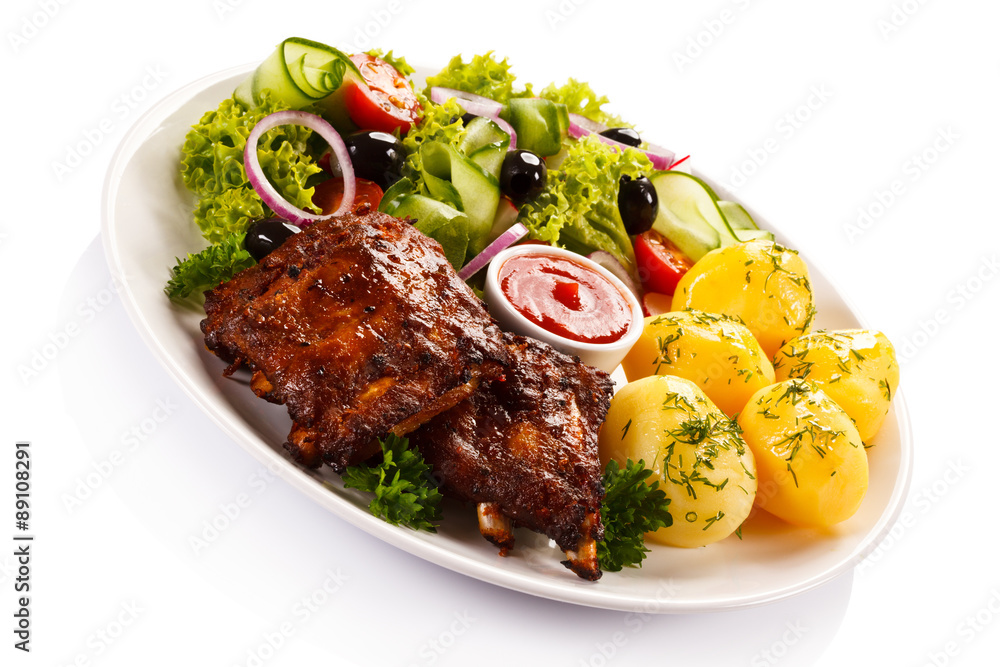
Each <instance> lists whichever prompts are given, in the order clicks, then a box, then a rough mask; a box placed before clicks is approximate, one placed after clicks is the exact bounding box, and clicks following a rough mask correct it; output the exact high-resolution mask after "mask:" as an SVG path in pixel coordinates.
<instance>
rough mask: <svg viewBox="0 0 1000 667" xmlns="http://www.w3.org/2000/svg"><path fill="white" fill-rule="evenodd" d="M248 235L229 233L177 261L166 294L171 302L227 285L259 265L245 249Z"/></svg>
mask: <svg viewBox="0 0 1000 667" xmlns="http://www.w3.org/2000/svg"><path fill="white" fill-rule="evenodd" d="M244 236H245V234H244V233H242V232H241V233H234V234H229V235H228V236H226V237H225V238H224V239H222V240H221V241H220V242H219V243H216V244H214V245H210V246H209V247H207V248H205V249H204V250H202V251H201V252H199V253H194V254H191V253H188V256H187V258H186V259H183V260H182V259H180V258H179V257H178V258H176V260H177V264H176V266H174V268H173V269H172V270H171V272H170V281H169V282H168V283H167V286H166V288H165V289H164V291H165V292H166V293H167V296H168V297H170V298H171V299H175V300H177V299H185V298H187V297H188V296H190V295H192V294H196V293H200V292H203V291H205V290H208V289H212V288H213V287H216V286H218V285H219V284H220V283H223V282H225V281H227V280H229V279H230V278H232V277H233V276H235V275H236V274H237V273H239V272H240V271H242V270H243V269H248V268H250V267H251V266H253V265H254V264H256V262H255V261H254V258H253V257H251V256H250V253H249V252H247V251H246V250H245V249H244V248H243V237H244Z"/></svg>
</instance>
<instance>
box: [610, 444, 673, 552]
mask: <svg viewBox="0 0 1000 667" xmlns="http://www.w3.org/2000/svg"><path fill="white" fill-rule="evenodd" d="M652 474H653V471H652V470H650V469H649V468H647V467H646V466H645V464H644V463H643V462H642V461H639V462H638V463H635V462H634V461H632V460H631V459H629V460H628V461H627V462H626V463H625V467H624V468H621V467H620V466H619V465H618V462H617V461H614V460H612V461H609V462H608V465H607V467H606V468H605V469H604V502H603V504H602V506H601V517H602V518H603V520H604V539H603V540H601V541H600V542H598V543H597V557H598V559H599V560H600V563H601V568H602V569H604V570H606V571H608V572H618V571H619V570H621V569H622V568H623V567H626V566H635V565H639V564H640V563H642V561H643V559H644V558H646V554H647V553H648V552H649V549H647V548H646V546H645V544H644V543H643V537H644V536H645V534H646V533H647V532H649V531H653V530H657V529H658V528H665V527H667V526H670V525H673V522H674V520H673V517H672V516H670V512H669V511H668V508H667V506H668V505H669V504H670V499H669V498H667V495H666V494H665V493H664V492H663V490H662V489H660V483H659V481H656V482H654V483H653V484H647V483H646V479H647V478H648V477H649V476H650V475H652Z"/></svg>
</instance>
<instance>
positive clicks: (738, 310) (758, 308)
mask: <svg viewBox="0 0 1000 667" xmlns="http://www.w3.org/2000/svg"><path fill="white" fill-rule="evenodd" d="M671 305H672V308H671V309H672V310H684V309H685V308H694V309H695V310H703V311H706V312H709V313H723V314H725V315H731V316H733V317H738V318H740V319H741V320H743V322H744V324H746V325H747V328H749V329H750V331H751V332H753V335H754V337H756V338H757V341H758V342H759V343H760V346H761V347H762V348H764V352H765V353H766V354H767V356H768V358H773V357H774V353H775V352H777V351H778V349H779V348H780V347H781V346H782V345H784V344H785V343H786V342H787V341H789V340H791V339H792V338H795V337H796V336H799V335H801V334H804V333H807V332H808V331H809V327H810V325H811V324H812V320H813V315H814V314H815V312H816V310H815V307H814V306H813V295H812V288H811V287H810V285H809V270H808V269H807V268H806V263H805V262H804V261H802V258H801V257H799V255H798V253H797V252H795V251H794V250H789V249H788V248H785V247H783V246H780V245H778V244H777V243H774V242H772V241H747V242H746V243H736V244H733V245H729V246H726V247H724V248H719V249H717V250H713V251H711V252H709V253H708V254H707V255H705V256H704V257H702V258H701V259H700V260H698V261H697V262H696V263H695V265H694V266H692V267H691V269H690V270H689V271H688V272H687V273H686V274H684V277H683V278H681V280H680V282H679V283H678V284H677V290H676V291H675V292H674V300H673V302H672V304H671Z"/></svg>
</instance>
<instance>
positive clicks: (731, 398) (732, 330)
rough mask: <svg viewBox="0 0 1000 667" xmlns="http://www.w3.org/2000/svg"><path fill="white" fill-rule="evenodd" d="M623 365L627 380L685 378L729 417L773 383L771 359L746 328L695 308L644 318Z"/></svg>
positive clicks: (726, 317) (736, 322)
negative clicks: (653, 376) (635, 340)
mask: <svg viewBox="0 0 1000 667" xmlns="http://www.w3.org/2000/svg"><path fill="white" fill-rule="evenodd" d="M622 369H623V370H624V371H625V376H626V377H627V378H628V379H629V380H638V379H639V378H643V377H646V376H648V375H677V376H679V377H682V378H687V379H688V380H691V381H692V382H694V383H695V384H696V385H698V387H699V388H700V389H701V390H702V391H704V392H705V394H707V395H708V398H709V399H710V400H711V401H712V402H713V403H715V404H716V405H717V406H719V408H720V409H721V410H722V411H723V412H725V413H726V414H727V415H729V416H730V417H731V416H733V415H735V414H736V413H737V412H739V411H740V410H742V409H743V406H744V405H746V403H747V401H748V400H749V399H750V397H751V396H753V395H754V393H755V392H756V391H757V390H758V389H761V388H762V387H766V386H768V385H771V384H774V369H773V368H772V367H771V362H770V360H769V359H768V357H767V355H765V354H764V351H763V350H762V349H761V347H760V344H759V343H758V342H757V339H756V338H754V337H753V334H752V333H750V330H749V329H747V328H746V326H744V325H743V323H742V322H740V321H739V320H736V319H733V318H731V317H729V316H727V315H720V314H718V313H704V312H702V311H700V310H683V311H680V312H675V313H664V314H663V315H658V316H653V317H647V318H646V322H645V325H644V326H643V329H642V335H641V336H640V337H639V340H638V341H637V342H636V344H635V345H634V346H633V347H632V349H631V350H630V351H629V353H628V355H626V357H625V359H624V360H622Z"/></svg>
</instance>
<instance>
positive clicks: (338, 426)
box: [201, 212, 510, 471]
mask: <svg viewBox="0 0 1000 667" xmlns="http://www.w3.org/2000/svg"><path fill="white" fill-rule="evenodd" d="M205 312H206V317H205V319H204V320H203V321H202V323H201V329H202V332H203V333H204V334H205V344H206V346H207V347H208V349H209V350H211V351H212V352H214V353H215V354H217V355H218V356H219V357H221V358H222V359H223V360H225V361H227V362H229V363H231V364H233V365H234V366H235V365H236V364H238V363H242V365H244V366H246V367H248V368H249V369H250V370H251V371H252V372H253V373H254V380H253V388H254V391H255V392H256V393H258V395H260V396H261V397H263V398H265V399H266V400H269V401H272V402H275V403H280V404H284V405H285V406H286V407H287V409H288V414H289V416H290V417H291V418H292V421H293V422H294V423H293V426H292V430H291V433H290V434H289V438H288V442H286V444H285V446H286V448H287V449H288V450H289V451H290V452H291V453H292V455H293V457H295V458H296V460H298V461H299V462H300V463H302V464H303V465H307V466H317V465H319V464H320V463H321V462H325V463H327V464H329V465H330V466H332V467H333V468H334V469H336V470H338V471H342V470H343V469H344V467H345V466H347V465H352V464H355V463H359V462H361V461H364V460H365V459H368V458H370V457H371V456H372V455H373V454H374V453H376V452H377V451H378V444H377V442H376V438H380V437H384V436H386V435H387V434H388V433H391V432H395V433H396V434H397V435H404V434H405V433H400V432H399V431H400V430H402V431H408V430H412V429H413V428H416V427H418V426H419V425H420V424H422V423H423V422H425V421H427V420H429V419H431V418H432V417H434V416H435V415H436V414H438V413H440V412H442V411H444V410H447V409H448V408H450V407H452V406H453V405H455V404H456V403H458V402H459V401H462V400H463V399H465V398H466V397H468V396H469V395H470V394H471V393H472V392H473V391H474V390H475V389H476V387H478V386H479V385H480V384H483V383H489V382H490V381H492V380H494V379H496V378H498V377H501V376H502V374H503V372H504V370H505V368H506V367H507V366H508V365H509V363H510V353H509V352H508V351H507V349H506V347H504V346H503V345H502V344H501V343H500V338H501V333H500V330H499V328H498V327H497V325H496V323H495V322H494V321H493V320H492V319H491V318H490V317H489V314H488V313H487V312H486V309H485V306H484V305H483V303H482V301H480V300H479V299H478V298H476V296H475V295H474V294H473V293H472V291H471V290H470V289H469V288H468V287H467V286H466V285H465V283H464V282H462V280H461V279H459V277H458V275H457V274H456V273H455V271H454V269H453V268H452V267H451V265H450V264H449V263H448V261H447V259H445V257H444V254H443V253H442V252H441V248H440V246H439V245H438V244H437V242H435V241H433V240H431V239H429V238H427V237H426V236H424V235H423V234H421V233H420V232H418V231H417V230H415V229H414V228H413V227H412V226H411V225H410V224H408V223H407V222H404V221H401V220H398V219H396V218H393V217H390V216H388V215H385V214H382V213H378V212H372V213H368V214H366V215H359V216H355V215H350V216H343V217H340V218H333V219H330V220H326V221H323V222H318V223H315V224H313V225H311V226H310V227H308V228H306V229H305V230H303V231H302V232H301V233H299V234H296V235H294V236H293V237H292V238H290V239H289V240H288V241H286V242H285V243H284V244H283V245H281V246H280V247H279V248H278V249H276V250H275V251H273V252H272V253H271V254H269V255H268V256H267V257H265V258H264V259H263V260H262V261H261V262H260V263H258V264H257V265H255V266H253V267H251V268H249V269H247V270H245V271H243V272H241V273H239V274H238V275H236V276H235V277H234V278H233V279H232V280H230V281H228V282H226V283H224V284H222V285H220V286H219V287H216V288H215V289H213V290H210V291H208V292H206V294H205ZM442 397H446V398H444V399H443V398H442Z"/></svg>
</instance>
